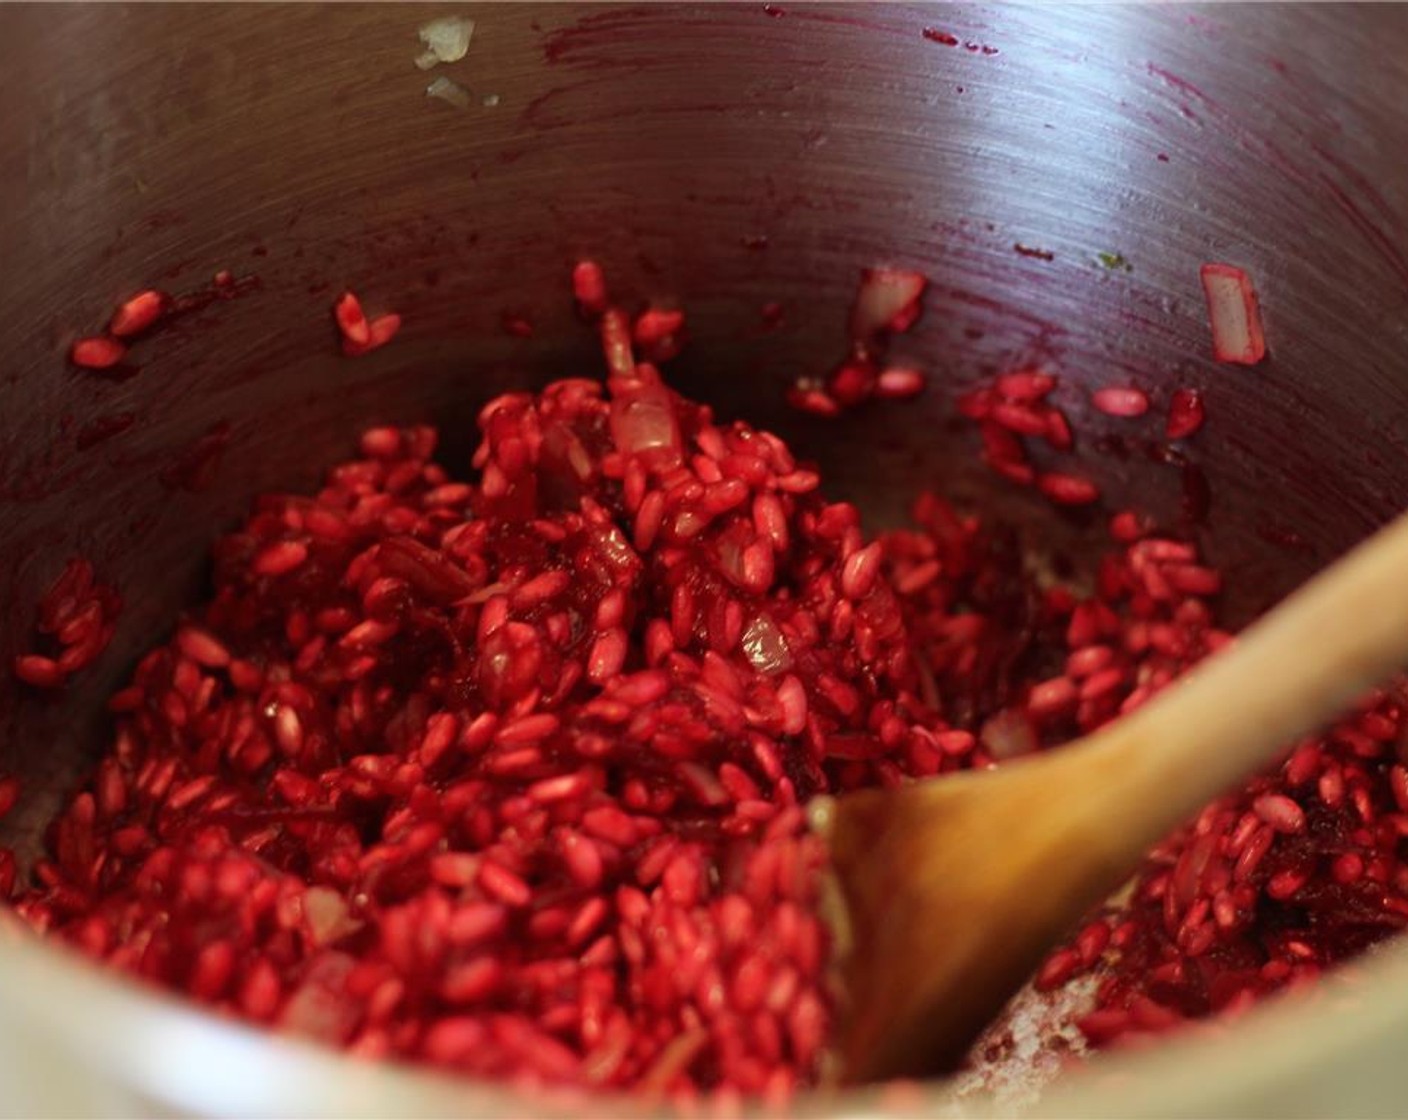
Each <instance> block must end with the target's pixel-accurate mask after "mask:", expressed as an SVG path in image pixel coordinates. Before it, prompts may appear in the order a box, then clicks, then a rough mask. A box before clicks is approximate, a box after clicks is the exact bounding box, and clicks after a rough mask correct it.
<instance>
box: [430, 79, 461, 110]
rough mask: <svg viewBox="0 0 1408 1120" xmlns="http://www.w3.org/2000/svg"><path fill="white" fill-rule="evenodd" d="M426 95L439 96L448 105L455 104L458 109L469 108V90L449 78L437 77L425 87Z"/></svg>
mask: <svg viewBox="0 0 1408 1120" xmlns="http://www.w3.org/2000/svg"><path fill="white" fill-rule="evenodd" d="M425 96H426V97H438V98H439V99H440V100H441V101H444V102H445V103H446V104H448V105H453V106H454V107H455V108H456V109H467V108H469V90H467V89H465V88H464V86H462V85H460V84H459V82H453V81H451V80H450V79H449V78H445V77H440V78H436V79H435V80H434V81H433V82H431V83H430V84H429V85H428V86H426V87H425Z"/></svg>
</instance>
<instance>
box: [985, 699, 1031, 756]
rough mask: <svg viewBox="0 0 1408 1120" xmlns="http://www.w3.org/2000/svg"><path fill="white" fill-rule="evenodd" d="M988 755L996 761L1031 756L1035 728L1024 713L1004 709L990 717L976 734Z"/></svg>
mask: <svg viewBox="0 0 1408 1120" xmlns="http://www.w3.org/2000/svg"><path fill="white" fill-rule="evenodd" d="M978 739H979V741H980V742H981V743H982V744H983V746H984V747H986V748H987V750H988V753H989V754H991V755H992V756H993V758H996V759H998V760H1002V759H1008V758H1018V757H1020V756H1021V755H1024V754H1031V753H1032V752H1033V751H1035V750H1036V748H1037V737H1036V728H1035V727H1033V726H1032V721H1031V720H1030V719H1029V718H1028V717H1027V715H1026V713H1025V712H1021V711H1018V710H1016V709H1014V708H1004V709H1003V710H1002V711H1000V712H998V713H997V714H996V715H994V716H992V717H990V718H989V719H988V720H987V721H986V722H985V723H984V724H983V726H982V730H980V731H979V732H978Z"/></svg>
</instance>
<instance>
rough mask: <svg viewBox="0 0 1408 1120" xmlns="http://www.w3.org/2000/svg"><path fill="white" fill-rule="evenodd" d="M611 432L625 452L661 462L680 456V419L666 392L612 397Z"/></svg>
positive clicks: (618, 446) (617, 444) (618, 445)
mask: <svg viewBox="0 0 1408 1120" xmlns="http://www.w3.org/2000/svg"><path fill="white" fill-rule="evenodd" d="M611 436H612V439H614V440H615V441H616V447H617V449H618V450H619V451H621V452H623V453H624V454H626V455H646V456H648V457H649V461H650V462H651V463H653V464H656V465H660V466H664V465H666V464H673V463H677V462H679V460H680V454H681V450H680V447H681V444H680V426H679V421H678V420H677V419H676V418H675V410H674V406H673V405H672V404H671V403H670V400H669V398H668V396H666V395H665V394H664V393H660V394H649V395H645V394H643V395H641V396H638V397H636V398H635V399H633V400H632V399H629V398H628V399H626V400H619V399H618V400H615V401H613V402H612V404H611Z"/></svg>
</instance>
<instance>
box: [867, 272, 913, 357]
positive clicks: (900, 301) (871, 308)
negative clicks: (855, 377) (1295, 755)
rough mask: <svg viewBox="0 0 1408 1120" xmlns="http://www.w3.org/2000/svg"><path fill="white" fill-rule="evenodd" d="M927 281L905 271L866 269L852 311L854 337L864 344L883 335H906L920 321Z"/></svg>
mask: <svg viewBox="0 0 1408 1120" xmlns="http://www.w3.org/2000/svg"><path fill="white" fill-rule="evenodd" d="M927 285H928V281H927V280H925V279H924V277H923V275H922V274H920V273H918V272H915V271H913V270H912V269H906V268H867V269H865V270H864V271H863V272H862V273H861V279H860V290H859V291H858V292H857V293H856V302H855V306H854V307H853V308H852V309H851V337H852V338H854V339H856V340H857V341H858V342H865V341H868V340H869V339H871V338H873V337H874V336H875V335H876V334H878V333H879V332H881V331H892V332H896V333H899V332H903V331H907V330H909V328H910V327H911V326H913V325H914V320H916V319H917V318H919V297H920V296H922V295H923V294H924V288H925V287H926V286H927Z"/></svg>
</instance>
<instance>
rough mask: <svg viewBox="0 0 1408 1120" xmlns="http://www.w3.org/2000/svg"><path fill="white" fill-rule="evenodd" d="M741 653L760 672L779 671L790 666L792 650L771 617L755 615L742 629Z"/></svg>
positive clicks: (783, 670)
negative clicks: (744, 628) (745, 627)
mask: <svg viewBox="0 0 1408 1120" xmlns="http://www.w3.org/2000/svg"><path fill="white" fill-rule="evenodd" d="M743 653H744V656H746V657H747V658H748V661H749V663H750V664H751V665H752V666H753V668H754V669H756V670H758V672H760V673H781V672H785V671H786V670H788V669H790V668H792V650H791V649H790V648H789V647H788V645H787V639H786V638H785V637H784V636H783V633H782V631H781V630H779V629H778V628H777V623H775V622H774V621H773V620H772V619H771V618H769V617H768V616H767V615H765V614H760V615H757V616H756V617H755V618H754V619H753V621H752V622H750V623H749V624H748V628H747V629H746V630H744V631H743Z"/></svg>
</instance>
